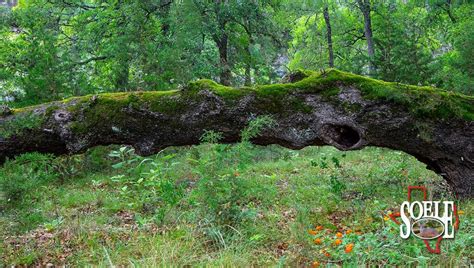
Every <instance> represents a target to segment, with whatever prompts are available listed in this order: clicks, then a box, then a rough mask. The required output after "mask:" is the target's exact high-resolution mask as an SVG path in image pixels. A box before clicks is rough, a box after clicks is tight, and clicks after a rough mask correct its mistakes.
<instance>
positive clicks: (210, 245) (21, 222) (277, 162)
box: [0, 118, 474, 267]
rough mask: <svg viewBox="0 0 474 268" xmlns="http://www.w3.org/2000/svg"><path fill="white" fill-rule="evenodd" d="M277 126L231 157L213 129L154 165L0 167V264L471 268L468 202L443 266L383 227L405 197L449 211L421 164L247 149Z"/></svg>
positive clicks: (473, 222)
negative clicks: (411, 189) (424, 194)
mask: <svg viewBox="0 0 474 268" xmlns="http://www.w3.org/2000/svg"><path fill="white" fill-rule="evenodd" d="M271 124H272V120H271V119H270V118H259V119H258V120H256V121H253V123H251V124H250V125H249V126H248V127H247V128H246V129H245V130H244V131H243V133H242V138H243V141H242V142H241V143H239V144H235V145H226V144H216V142H218V141H219V140H220V139H221V137H222V135H221V134H220V133H217V132H213V131H208V132H206V134H205V135H203V137H202V139H201V141H202V144H201V145H199V146H192V147H182V148H168V149H166V150H163V151H161V152H160V153H159V154H156V155H153V156H149V157H140V156H137V155H136V154H135V153H134V150H133V149H132V148H130V147H126V146H111V147H97V148H95V149H91V150H89V151H88V152H87V153H85V154H83V155H76V156H65V157H52V156H49V155H41V154H37V153H34V154H25V155H23V156H20V157H17V158H16V159H15V160H10V161H8V162H7V163H6V164H5V165H4V166H3V167H2V168H0V193H1V194H0V213H1V214H0V215H1V217H0V237H2V238H4V239H2V240H0V266H11V265H26V266H28V265H29V266H37V265H42V266H46V265H48V264H49V263H50V264H54V265H68V266H90V265H93V266H157V265H158V266H170V265H171V266H203V265H204V266H219V267H222V266H226V267H227V266H241V267H251V266H310V265H311V264H312V263H313V262H315V261H317V262H319V263H320V264H321V265H323V266H324V265H334V264H337V265H343V266H378V265H391V266H412V267H419V266H421V267H426V266H438V265H441V266H451V267H460V266H461V267H462V266H469V265H470V263H471V262H472V259H473V258H474V255H473V252H474V239H473V234H474V218H473V216H472V213H469V212H470V211H472V209H474V203H473V201H472V200H464V201H458V206H459V208H460V210H461V212H465V213H460V214H461V215H460V222H461V224H460V229H459V231H458V233H457V234H456V238H455V239H454V240H443V242H442V254H440V255H437V254H430V253H428V251H427V250H426V248H425V246H424V244H423V242H422V241H421V240H419V239H408V240H403V239H401V238H400V236H399V226H398V225H396V224H395V223H393V222H391V221H390V220H388V216H387V215H388V214H389V213H390V212H393V211H395V210H396V208H397V207H398V206H399V205H400V204H401V202H403V201H405V200H406V198H407V187H408V186H409V185H424V186H426V187H427V188H428V192H429V196H428V197H429V199H432V200H452V199H453V197H452V196H451V195H450V194H449V191H448V190H447V188H446V184H445V181H444V180H443V179H442V178H441V177H439V176H438V175H436V174H434V173H433V172H431V171H428V170H427V169H426V166H425V165H424V164H422V163H420V162H418V161H417V160H416V159H415V158H414V157H412V156H409V155H407V154H405V153H402V152H398V151H391V150H388V149H382V148H366V149H364V150H361V151H351V152H341V151H338V150H336V149H334V148H332V147H307V148H305V149H303V150H300V151H293V150H289V149H285V148H282V147H279V146H267V147H258V146H253V145H251V144H249V142H248V140H249V139H251V138H252V137H254V135H256V133H259V132H260V131H261V130H262V129H263V128H265V127H268V126H270V125H271ZM415 197H416V198H418V196H417V195H414V198H415ZM317 226H321V228H322V230H320V231H318V232H316V233H312V234H309V233H308V231H309V230H316V229H317ZM349 230H350V231H349ZM337 232H341V233H342V234H343V237H342V238H341V241H342V242H341V244H340V245H335V244H334V243H335V241H336V239H337V237H336V233H337ZM317 238H319V239H321V243H320V244H316V243H315V242H314V240H315V239H317ZM349 244H354V247H353V250H352V251H351V252H349V253H346V252H345V247H346V246H347V245H349ZM326 253H327V254H326Z"/></svg>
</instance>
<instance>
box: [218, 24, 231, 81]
mask: <svg viewBox="0 0 474 268" xmlns="http://www.w3.org/2000/svg"><path fill="white" fill-rule="evenodd" d="M216 45H217V48H218V49H219V60H220V64H221V72H220V75H219V81H220V83H221V84H223V85H225V86H230V82H231V79H232V73H231V71H230V66H229V61H228V57H227V52H228V50H227V46H228V38H227V34H225V33H223V34H222V36H221V37H220V38H218V39H217V41H216Z"/></svg>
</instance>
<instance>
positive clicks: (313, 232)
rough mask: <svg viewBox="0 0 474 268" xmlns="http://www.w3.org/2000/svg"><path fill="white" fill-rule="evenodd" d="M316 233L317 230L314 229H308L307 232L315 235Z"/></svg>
mask: <svg viewBox="0 0 474 268" xmlns="http://www.w3.org/2000/svg"><path fill="white" fill-rule="evenodd" d="M317 233H318V231H315V230H311V229H310V230H308V234H310V235H316V234H317Z"/></svg>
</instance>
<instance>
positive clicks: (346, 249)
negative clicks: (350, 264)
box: [344, 243, 354, 253]
mask: <svg viewBox="0 0 474 268" xmlns="http://www.w3.org/2000/svg"><path fill="white" fill-rule="evenodd" d="M353 248H354V244H352V243H350V244H347V245H346V248H345V249H344V251H345V252H346V253H351V252H352V249H353Z"/></svg>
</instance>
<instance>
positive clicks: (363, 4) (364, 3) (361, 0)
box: [357, 0, 375, 75]
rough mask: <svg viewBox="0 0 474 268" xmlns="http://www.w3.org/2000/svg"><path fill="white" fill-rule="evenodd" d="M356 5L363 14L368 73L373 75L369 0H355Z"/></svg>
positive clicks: (373, 50) (373, 52) (373, 51)
mask: <svg viewBox="0 0 474 268" xmlns="http://www.w3.org/2000/svg"><path fill="white" fill-rule="evenodd" d="M357 3H358V6H359V9H360V11H361V12H362V15H363V16H364V35H365V39H366V40H367V55H368V57H369V74H370V75H373V74H374V73H375V65H374V56H375V49H374V38H373V36H372V21H371V17H370V11H371V7H370V0H357Z"/></svg>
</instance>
